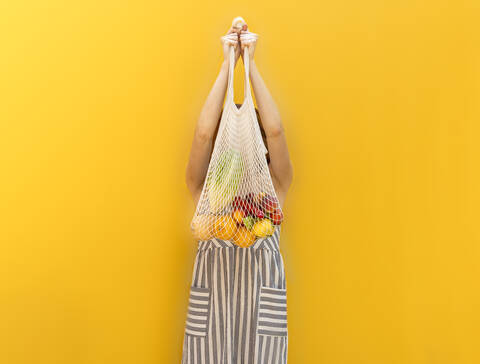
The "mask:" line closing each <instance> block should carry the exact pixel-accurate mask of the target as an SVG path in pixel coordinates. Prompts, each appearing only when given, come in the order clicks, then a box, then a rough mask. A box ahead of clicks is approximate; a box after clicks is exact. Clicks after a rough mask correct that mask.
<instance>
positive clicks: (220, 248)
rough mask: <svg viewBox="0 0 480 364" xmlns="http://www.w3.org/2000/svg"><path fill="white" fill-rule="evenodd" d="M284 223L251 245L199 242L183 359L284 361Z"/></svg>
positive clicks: (192, 362) (255, 363) (217, 363)
mask: <svg viewBox="0 0 480 364" xmlns="http://www.w3.org/2000/svg"><path fill="white" fill-rule="evenodd" d="M280 227H281V226H280V225H276V226H275V230H274V233H273V234H272V235H270V236H267V237H266V238H258V239H257V240H256V241H255V243H254V244H253V245H251V246H249V247H248V248H242V247H240V246H238V245H235V244H234V243H232V242H231V241H230V240H220V239H217V238H212V239H210V240H203V241H199V242H198V251H197V255H196V258H195V264H194V268H193V277H192V284H191V286H190V297H189V301H188V312H187V317H186V323H185V331H184V338H183V353H182V364H286V363H287V354H288V351H287V349H288V330H287V295H286V291H287V290H286V279H285V270H284V265H283V258H282V254H281V252H280V244H279V243H280V230H281V229H280Z"/></svg>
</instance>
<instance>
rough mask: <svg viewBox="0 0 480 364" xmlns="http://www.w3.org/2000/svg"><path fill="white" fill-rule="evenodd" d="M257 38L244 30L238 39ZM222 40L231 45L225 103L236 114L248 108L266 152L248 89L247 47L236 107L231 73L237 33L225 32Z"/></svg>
mask: <svg viewBox="0 0 480 364" xmlns="http://www.w3.org/2000/svg"><path fill="white" fill-rule="evenodd" d="M257 39H258V34H256V33H252V32H246V33H243V34H241V35H240V41H241V42H242V43H243V44H249V43H252V42H255V41H256V40H257ZM222 40H223V41H226V42H227V43H229V44H230V45H231V47H230V54H229V67H228V86H227V97H226V104H227V105H229V106H230V107H231V108H232V109H233V112H234V113H236V114H240V113H241V111H243V109H244V108H247V109H248V110H250V111H249V112H250V113H251V118H250V119H251V120H254V121H255V123H253V124H254V125H253V127H254V129H255V133H256V134H257V138H258V142H259V144H260V145H261V146H262V149H263V153H264V154H266V153H267V152H268V150H267V148H266V146H265V144H264V142H263V138H262V132H261V131H260V126H259V125H258V121H257V115H256V113H255V106H254V104H253V97H252V91H251V89H250V55H249V47H248V46H246V47H245V48H244V55H243V62H244V69H245V81H244V82H245V85H244V94H245V97H244V100H243V103H242V105H241V107H240V109H238V108H237V106H236V105H235V101H234V90H233V75H234V71H235V45H236V46H237V47H239V46H240V45H239V44H238V41H237V40H238V37H237V34H236V33H234V34H227V35H225V36H223V37H222Z"/></svg>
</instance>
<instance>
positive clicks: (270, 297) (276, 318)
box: [257, 286, 287, 336]
mask: <svg viewBox="0 0 480 364" xmlns="http://www.w3.org/2000/svg"><path fill="white" fill-rule="evenodd" d="M259 304H260V307H259V310H258V326H257V333H258V334H260V335H269V336H287V290H286V289H284V288H273V287H266V286H262V287H261V289H260V299H259Z"/></svg>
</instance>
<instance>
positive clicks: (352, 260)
mask: <svg viewBox="0 0 480 364" xmlns="http://www.w3.org/2000/svg"><path fill="white" fill-rule="evenodd" d="M236 3H237V4H234V3H230V4H227V3H226V2H222V1H203V2H191V3H187V2H184V1H172V2H168V3H164V2H163V1H158V0H157V1H146V0H138V1H133V0H132V1H93V0H87V1H75V2H72V1H70V2H69V1H63V0H44V1H21V0H19V1H3V2H2V3H1V5H0V40H1V41H0V46H1V53H2V55H1V57H0V90H1V91H0V97H1V100H0V122H1V124H0V127H1V129H0V201H1V202H0V241H1V244H0V249H1V250H0V270H1V271H0V273H1V274H0V277H1V282H0V283H1V284H0V312H1V313H0V335H1V336H2V337H1V340H0V362H1V363H5V364H20V363H22V364H27V363H28V364H30V363H36V364H43V363H48V364H53V363H62V364H63V363H65V364H80V363H82V364H83V363H85V364H87V363H88V364H97V363H98V364H126V363H129V364H130V363H131V364H134V363H135V364H149V363H179V362H180V355H181V343H182V335H183V327H184V319H185V314H186V305H187V295H188V287H189V284H190V279H191V274H192V269H193V259H194V256H195V249H196V246H195V244H194V242H193V240H192V238H191V237H190V235H189V231H188V225H189V222H190V219H191V217H192V214H193V208H194V206H193V204H192V203H191V201H190V196H189V195H188V191H187V188H186V186H185V183H184V170H185V166H186V162H187V158H188V152H189V148H190V143H191V137H192V135H193V128H194V125H195V122H196V119H197V116H198V113H199V111H200V108H201V106H202V104H203V102H204V100H205V98H206V96H207V94H208V91H209V90H210V87H211V86H212V85H213V81H214V79H215V77H216V75H217V73H218V71H219V66H220V63H221V57H222V55H221V48H220V41H219V37H220V36H221V35H223V34H224V33H225V32H226V30H227V29H228V27H229V26H230V22H231V20H232V18H233V17H234V16H237V15H241V16H243V17H245V18H246V20H247V22H248V23H249V24H250V29H251V30H252V31H254V32H256V33H258V34H260V36H261V38H260V40H259V43H258V50H257V53H256V60H257V64H258V66H259V69H260V71H261V74H262V76H263V77H264V79H265V81H266V82H267V85H268V86H269V88H270V90H271V91H272V94H273V95H274V97H275V99H276V100H277V103H278V105H279V108H280V111H281V113H282V115H283V121H284V125H285V129H286V131H287V137H288V142H289V146H290V151H291V155H292V160H293V163H294V167H295V181H294V184H293V186H292V189H291V192H290V195H289V196H288V197H287V202H286V205H285V213H286V217H287V219H286V222H285V224H284V230H283V238H282V239H283V240H282V242H281V244H282V249H283V255H284V259H285V263H286V270H287V285H288V289H289V320H290V321H289V330H290V331H289V332H290V337H289V345H290V346H289V354H290V355H289V363H292V364H304V363H327V364H340V363H341V364H361V363H365V364H397V363H398V364H421V363H422V364H423V363H432V364H443V363H448V364H473V363H479V362H480V348H479V347H478V345H477V344H478V337H479V335H480V313H479V310H480V293H479V292H480V291H479V289H478V282H479V277H480V268H479V260H480V246H479V243H480V228H479V225H478V221H479V217H480V216H479V215H480V214H479V212H480V211H479V204H480V170H479V162H480V160H479V157H480V143H479V136H480V134H479V132H480V127H479V117H480V106H479V96H480V93H479V87H480V63H479V62H480V58H479V56H480V51H479V48H478V44H480V31H479V28H478V21H479V20H480V8H479V6H478V2H476V1H475V0H471V1H468V0H465V1H444V0H435V1H434V0H425V1H414V0H402V1H384V0H366V1H352V0H339V1H326V2H318V1H313V0H312V1H299V2H296V3H295V2H292V1H284V2H276V1H261V2H260V1H242V2H236ZM476 23H477V25H476ZM240 64H241V62H240ZM241 71H242V66H240V67H238V68H237V72H236V75H238V77H237V80H236V101H237V102H241V100H242V96H243V90H242V87H243V79H242V76H241ZM476 345H477V346H476Z"/></svg>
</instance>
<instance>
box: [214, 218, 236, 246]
mask: <svg viewBox="0 0 480 364" xmlns="http://www.w3.org/2000/svg"><path fill="white" fill-rule="evenodd" d="M236 231H237V223H236V222H235V220H234V219H233V217H232V216H230V215H224V216H220V217H219V218H217V220H216V221H215V225H214V227H213V233H214V235H215V237H216V238H218V239H221V240H230V239H232V238H233V236H234V235H235V233H236Z"/></svg>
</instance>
